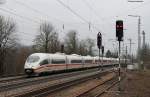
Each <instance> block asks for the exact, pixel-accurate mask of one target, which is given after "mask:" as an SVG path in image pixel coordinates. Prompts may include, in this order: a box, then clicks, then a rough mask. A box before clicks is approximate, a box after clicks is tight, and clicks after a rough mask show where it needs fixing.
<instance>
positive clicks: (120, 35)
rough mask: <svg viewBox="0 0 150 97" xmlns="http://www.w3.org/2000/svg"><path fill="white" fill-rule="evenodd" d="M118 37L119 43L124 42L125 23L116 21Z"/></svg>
mask: <svg viewBox="0 0 150 97" xmlns="http://www.w3.org/2000/svg"><path fill="white" fill-rule="evenodd" d="M116 37H117V39H118V41H123V21H122V20H117V21H116Z"/></svg>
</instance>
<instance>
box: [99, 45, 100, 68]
mask: <svg viewBox="0 0 150 97" xmlns="http://www.w3.org/2000/svg"><path fill="white" fill-rule="evenodd" d="M99 69H100V48H99Z"/></svg>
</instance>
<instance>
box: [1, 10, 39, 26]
mask: <svg viewBox="0 0 150 97" xmlns="http://www.w3.org/2000/svg"><path fill="white" fill-rule="evenodd" d="M0 10H1V11H4V12H6V13H9V14H12V15H15V16H17V17H20V18H21V19H22V18H23V19H26V20H27V21H30V22H31V21H32V22H34V23H36V24H39V22H38V21H35V20H33V19H31V18H28V17H25V16H22V15H20V14H16V13H14V12H12V11H9V10H6V9H3V8H0Z"/></svg>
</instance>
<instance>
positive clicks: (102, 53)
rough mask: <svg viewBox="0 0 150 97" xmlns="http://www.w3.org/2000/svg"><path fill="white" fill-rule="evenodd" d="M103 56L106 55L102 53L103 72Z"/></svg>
mask: <svg viewBox="0 0 150 97" xmlns="http://www.w3.org/2000/svg"><path fill="white" fill-rule="evenodd" d="M103 55H104V54H103V53H102V70H103Z"/></svg>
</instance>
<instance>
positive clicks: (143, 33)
mask: <svg viewBox="0 0 150 97" xmlns="http://www.w3.org/2000/svg"><path fill="white" fill-rule="evenodd" d="M142 34H143V48H144V49H145V32H144V31H143V33H142Z"/></svg>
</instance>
